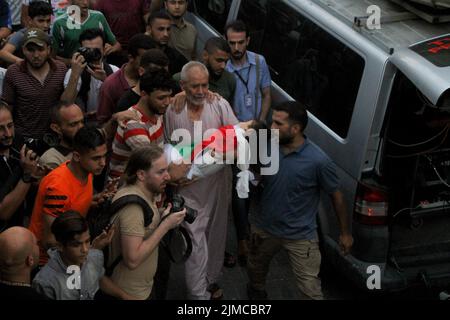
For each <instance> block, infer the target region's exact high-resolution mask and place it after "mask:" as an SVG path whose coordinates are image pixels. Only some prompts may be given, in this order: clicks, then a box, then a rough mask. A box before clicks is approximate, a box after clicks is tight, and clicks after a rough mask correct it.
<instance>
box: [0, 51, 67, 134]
mask: <svg viewBox="0 0 450 320" xmlns="http://www.w3.org/2000/svg"><path fill="white" fill-rule="evenodd" d="M48 61H49V64H50V71H49V72H48V74H47V77H46V78H45V80H44V83H41V82H40V81H39V80H38V79H36V78H35V77H34V76H33V75H32V74H31V73H30V72H29V70H28V67H27V63H26V61H23V62H21V63H20V64H13V65H11V66H10V67H9V68H8V70H7V71H6V75H5V79H4V82H3V94H2V98H3V99H4V100H5V101H6V102H7V103H8V104H9V105H11V106H12V108H13V117H14V126H15V127H16V129H17V130H19V131H20V132H21V133H22V134H23V135H24V136H27V137H33V138H40V137H42V135H43V134H44V133H45V132H47V130H48V127H49V124H50V108H51V107H52V106H53V105H55V104H56V103H57V102H58V101H59V99H60V97H61V94H62V93H63V92H64V76H65V75H66V72H67V67H66V66H65V65H64V63H62V62H59V61H56V60H52V59H49V60H48Z"/></svg>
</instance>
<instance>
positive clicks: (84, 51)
mask: <svg viewBox="0 0 450 320" xmlns="http://www.w3.org/2000/svg"><path fill="white" fill-rule="evenodd" d="M77 52H79V53H80V54H81V55H82V56H83V57H84V60H85V61H86V63H87V64H88V65H92V64H94V63H99V62H100V60H102V52H101V51H100V49H99V48H86V47H80V48H78V50H77Z"/></svg>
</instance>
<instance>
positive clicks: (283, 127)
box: [247, 101, 353, 299]
mask: <svg viewBox="0 0 450 320" xmlns="http://www.w3.org/2000/svg"><path fill="white" fill-rule="evenodd" d="M272 120H273V123H272V129H277V130H278V133H279V142H280V150H279V151H277V152H279V169H278V172H277V173H276V174H274V175H267V176H264V179H263V181H262V183H263V187H264V189H263V191H262V194H261V200H260V208H258V209H259V210H257V214H255V215H254V216H253V215H252V216H251V230H252V233H251V244H250V255H249V260H248V275H249V279H250V283H249V285H248V287H247V289H248V294H249V298H250V299H252V298H259V299H262V298H265V297H266V296H267V295H266V293H265V291H264V285H265V278H266V275H267V272H268V270H269V265H270V261H271V259H272V258H273V256H274V255H275V254H276V253H277V252H278V251H279V250H280V249H281V248H282V247H284V248H285V249H286V250H287V251H288V254H289V257H290V262H291V267H292V269H293V271H294V274H295V276H296V279H297V286H298V287H299V289H300V290H301V291H302V292H303V293H304V294H305V295H306V296H307V297H308V298H311V299H323V294H322V289H321V283H320V279H319V277H318V274H319V269H320V262H321V255H320V251H319V244H318V234H317V224H316V218H317V214H318V207H319V200H320V193H321V191H323V192H325V193H327V194H328V195H329V196H330V198H331V201H332V204H333V207H334V210H335V212H336V215H337V218H338V221H339V225H340V232H341V233H340V238H339V240H340V246H341V250H342V253H343V254H347V253H349V251H350V248H351V247H352V244H353V238H352V235H351V233H350V225H349V221H348V220H349V217H348V215H347V211H346V206H345V203H344V198H343V194H342V193H341V191H339V181H338V177H337V175H336V167H335V164H334V163H333V161H332V160H331V159H330V158H328V156H327V155H326V154H325V153H324V152H323V151H322V150H321V149H320V148H319V147H317V146H316V145H315V144H314V143H312V142H311V141H309V139H308V138H307V137H306V136H305V135H304V134H303V131H304V129H305V128H306V125H307V122H308V114H307V112H306V110H305V108H304V107H303V105H301V104H300V103H298V102H296V101H289V102H285V103H283V104H281V105H279V106H277V107H273V117H272Z"/></svg>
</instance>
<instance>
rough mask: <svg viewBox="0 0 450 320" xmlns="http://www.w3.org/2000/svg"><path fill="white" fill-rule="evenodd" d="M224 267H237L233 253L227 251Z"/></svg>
mask: <svg viewBox="0 0 450 320" xmlns="http://www.w3.org/2000/svg"><path fill="white" fill-rule="evenodd" d="M223 265H224V266H225V267H227V268H233V267H234V266H235V265H236V258H235V257H234V256H233V255H232V254H231V253H229V252H226V251H225V257H224V260H223Z"/></svg>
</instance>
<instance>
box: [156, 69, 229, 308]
mask: <svg viewBox="0 0 450 320" xmlns="http://www.w3.org/2000/svg"><path fill="white" fill-rule="evenodd" d="M208 79H209V74H208V69H207V68H206V67H205V66H204V65H203V64H202V63H200V62H196V61H191V62H189V63H187V64H186V65H185V66H184V67H183V70H182V71H181V82H180V84H181V86H182V88H183V90H184V92H185V94H186V103H185V104H184V106H183V107H182V108H179V107H178V108H176V107H174V106H172V105H171V106H169V108H168V110H167V112H166V114H165V130H166V137H168V138H169V139H171V140H176V137H177V134H180V133H181V134H182V133H183V129H184V130H185V131H184V133H185V134H187V133H189V136H190V138H191V141H183V142H181V143H180V145H182V144H183V143H184V144H191V145H192V144H194V145H195V144H196V143H198V142H200V141H201V140H202V138H203V136H202V134H204V133H205V132H206V131H207V130H211V129H217V128H219V127H221V126H224V125H235V124H237V123H238V120H237V118H236V117H235V115H234V113H233V111H232V109H231V107H230V105H229V103H228V102H227V101H226V100H225V99H223V98H221V97H220V98H216V99H212V102H209V99H208V100H207V99H206V96H207V92H208ZM200 127H201V132H200V129H199V128H200ZM194 128H196V130H194ZM177 129H181V130H177ZM194 131H197V133H196V134H194ZM199 132H200V133H201V134H199ZM177 192H178V193H180V194H181V195H182V196H183V197H184V198H185V201H186V205H187V206H188V207H190V208H192V209H195V210H197V211H198V216H197V218H196V220H195V222H194V223H192V224H187V223H184V226H185V227H186V229H187V230H188V232H189V234H190V236H191V238H192V246H193V249H192V254H191V256H190V257H189V259H188V260H187V261H186V264H185V270H186V271H185V272H186V284H187V289H188V295H189V298H190V299H199V300H201V299H217V298H221V296H222V292H221V289H220V288H219V287H218V285H217V280H218V278H219V276H220V273H221V269H222V265H223V259H224V251H225V244H226V236H227V221H228V210H229V206H230V205H231V168H230V166H224V168H223V169H221V170H220V171H218V172H217V173H215V174H213V175H210V176H207V177H205V178H201V179H199V180H196V181H194V182H191V183H188V184H186V185H182V186H180V187H178V190H177Z"/></svg>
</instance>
